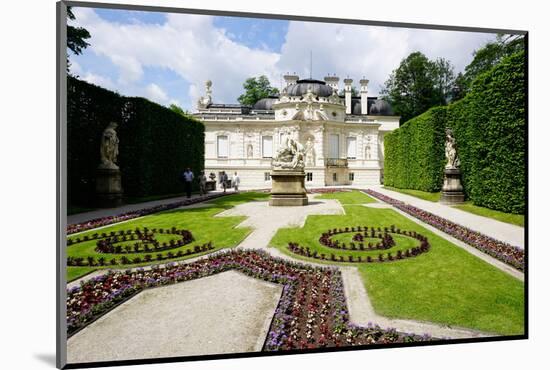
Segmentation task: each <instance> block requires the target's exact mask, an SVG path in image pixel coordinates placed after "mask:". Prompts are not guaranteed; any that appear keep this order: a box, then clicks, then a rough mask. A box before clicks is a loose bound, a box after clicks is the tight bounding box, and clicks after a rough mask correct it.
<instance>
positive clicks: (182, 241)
mask: <svg viewBox="0 0 550 370" xmlns="http://www.w3.org/2000/svg"><path fill="white" fill-rule="evenodd" d="M157 234H161V235H174V236H176V237H177V238H176V239H170V241H169V242H162V243H161V242H159V241H157V240H156V239H155V235H157ZM93 240H97V242H96V248H95V251H96V252H97V253H98V254H99V257H97V258H96V257H95V256H88V257H86V258H84V257H73V256H69V257H67V266H116V265H131V264H139V263H143V262H153V261H163V260H165V259H172V258H181V257H184V256H190V255H193V254H199V253H203V252H206V251H209V250H213V249H215V248H214V246H213V245H212V242H208V243H205V244H203V245H195V246H194V247H193V248H188V249H186V250H185V251H184V250H179V251H177V252H176V253H172V252H168V253H167V254H163V253H160V252H163V251H166V250H171V249H176V248H180V247H182V246H184V245H187V244H189V243H191V242H192V241H193V240H194V238H193V234H191V232H190V231H188V230H183V229H181V230H180V229H177V228H176V227H172V228H171V229H163V228H159V229H157V228H154V229H151V230H149V229H148V228H146V227H145V228H143V229H140V228H136V229H134V230H120V231H117V232H115V231H111V232H110V233H108V234H107V233H95V234H93V235H90V236H89V235H84V236H83V237H82V238H80V237H76V238H69V239H67V245H68V246H72V245H75V244H79V243H83V242H88V241H93ZM134 240H136V241H137V242H135V243H133V245H132V244H130V243H131V242H132V241H134ZM152 253H156V254H155V255H153V254H152ZM101 254H111V255H112V254H114V255H122V257H120V258H111V259H108V258H105V257H103V256H101ZM131 254H144V255H142V256H140V255H137V256H133V257H131V256H130V255H131ZM127 256H130V257H127ZM111 257H113V256H111Z"/></svg>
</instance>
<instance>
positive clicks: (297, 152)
mask: <svg viewBox="0 0 550 370" xmlns="http://www.w3.org/2000/svg"><path fill="white" fill-rule="evenodd" d="M304 154H305V151H304V147H303V146H302V144H300V143H299V142H298V141H296V140H294V139H293V138H292V137H290V135H288V134H287V135H285V138H284V139H283V142H282V145H281V147H280V148H279V150H278V151H277V153H276V154H275V157H274V158H273V161H272V162H271V165H272V166H273V168H279V169H296V170H300V169H301V170H303V169H304Z"/></svg>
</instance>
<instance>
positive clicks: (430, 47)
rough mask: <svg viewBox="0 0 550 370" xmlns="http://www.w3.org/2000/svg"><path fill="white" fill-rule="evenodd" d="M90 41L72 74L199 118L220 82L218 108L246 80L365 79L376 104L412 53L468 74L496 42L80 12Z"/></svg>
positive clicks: (451, 35)
mask: <svg viewBox="0 0 550 370" xmlns="http://www.w3.org/2000/svg"><path fill="white" fill-rule="evenodd" d="M73 13H74V14H75V16H76V21H74V22H72V24H74V25H76V26H83V27H85V28H86V29H88V30H89V31H90V33H91V35H92V38H91V39H90V40H89V42H90V44H91V45H90V47H88V48H87V49H85V51H84V53H83V54H82V55H78V56H75V55H71V56H70V60H71V63H72V66H71V71H72V73H74V74H76V75H78V76H80V78H82V79H84V80H87V81H89V82H92V83H95V84H97V85H100V86H103V87H105V88H108V89H111V90H116V91H118V92H119V93H121V94H123V95H129V96H144V97H146V98H148V99H150V100H153V101H156V102H158V103H160V104H163V105H169V104H171V103H174V104H177V105H180V106H182V107H183V108H184V109H187V110H193V109H194V107H195V102H196V100H197V98H198V97H199V96H201V95H202V94H203V92H204V87H203V86H204V82H205V81H206V80H207V79H210V80H212V82H213V97H214V101H215V102H219V103H235V102H236V99H237V97H238V96H239V95H240V94H241V93H242V83H243V82H244V80H245V79H246V78H247V77H250V76H259V75H261V74H265V75H267V76H268V78H269V79H270V80H271V82H272V84H273V85H274V86H276V87H280V84H281V76H282V74H284V73H287V72H296V73H298V74H299V75H300V76H301V77H309V74H310V71H309V54H310V51H311V52H312V53H313V77H314V78H318V79H322V78H323V77H324V76H325V75H326V74H328V73H330V74H336V75H337V76H340V78H341V79H343V78H345V77H347V76H349V77H351V78H353V79H354V80H355V81H358V80H359V79H360V78H362V77H363V76H365V77H366V78H368V79H369V80H370V81H371V82H370V86H369V91H370V95H373V96H376V95H377V94H378V91H379V90H380V88H381V86H382V85H383V83H384V81H385V80H386V79H387V78H388V76H389V74H390V73H391V71H392V70H393V69H395V68H396V67H397V66H398V65H399V62H400V61H401V59H403V58H405V57H406V56H407V55H408V54H409V53H411V52H413V51H417V50H419V51H421V52H423V53H425V54H426V55H427V56H428V57H429V58H436V57H444V58H446V59H449V60H450V61H451V63H452V64H453V65H454V66H455V72H459V71H461V70H463V68H464V66H465V65H467V64H468V63H469V62H470V60H471V54H472V52H473V51H474V50H475V49H477V48H479V47H481V46H482V45H483V44H485V43H486V42H487V41H488V40H491V39H493V38H494V35H491V34H480V33H469V32H454V31H430V30H410V29H399V28H389V27H374V26H360V25H342V24H326V23H315V22H294V21H293V22H289V21H284V20H271V19H260V18H242V17H214V16H206V15H188V14H166V13H158V12H142V11H129V10H108V9H91V8H76V7H75V8H73Z"/></svg>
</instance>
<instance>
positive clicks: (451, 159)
mask: <svg viewBox="0 0 550 370" xmlns="http://www.w3.org/2000/svg"><path fill="white" fill-rule="evenodd" d="M445 134H446V138H445V158H447V164H446V165H445V168H446V169H455V168H458V167H459V166H460V159H459V158H458V154H457V151H456V140H455V138H454V136H453V131H452V130H451V129H450V128H447V129H446V130H445Z"/></svg>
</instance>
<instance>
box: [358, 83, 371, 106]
mask: <svg viewBox="0 0 550 370" xmlns="http://www.w3.org/2000/svg"><path fill="white" fill-rule="evenodd" d="M359 83H360V84H361V114H369V105H368V98H367V93H368V84H369V80H367V79H365V78H364V77H363V79H362V80H360V81H359Z"/></svg>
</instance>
